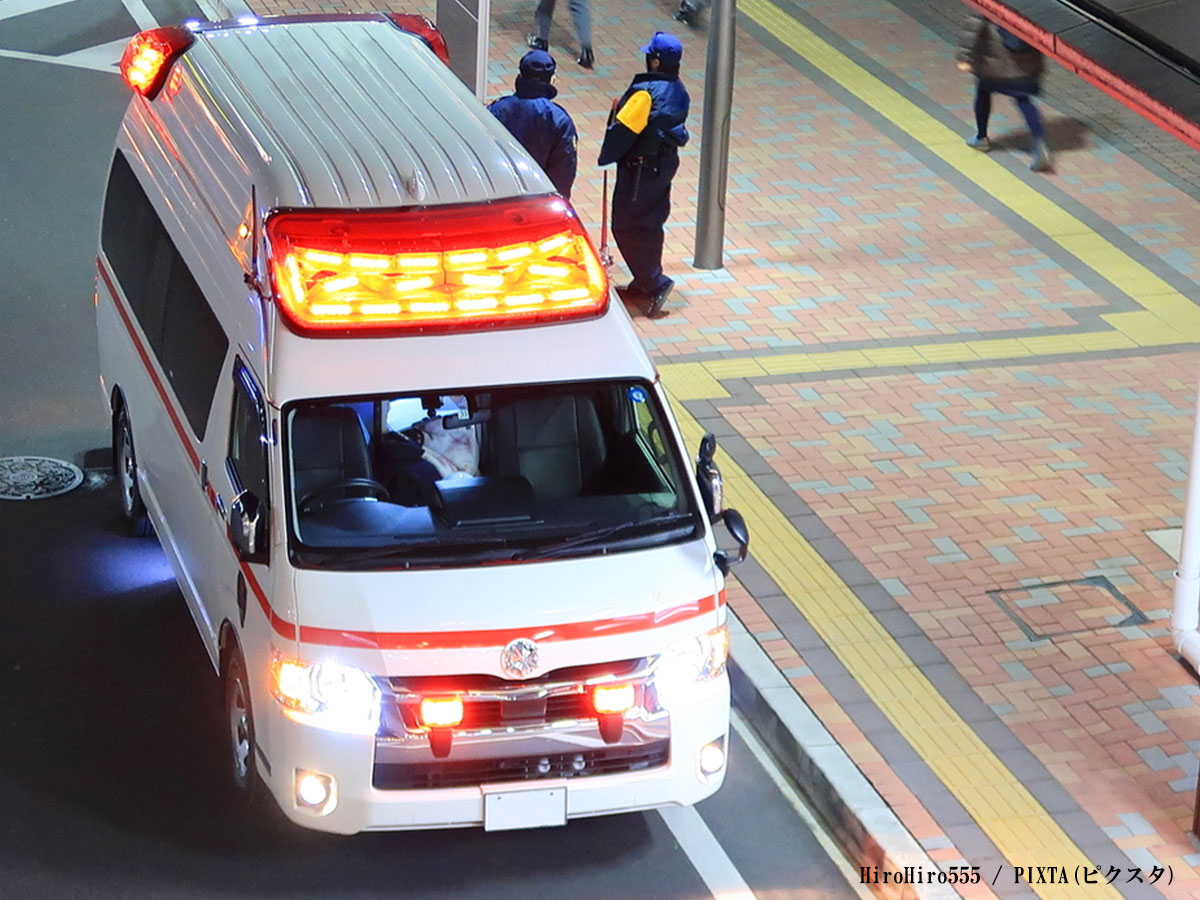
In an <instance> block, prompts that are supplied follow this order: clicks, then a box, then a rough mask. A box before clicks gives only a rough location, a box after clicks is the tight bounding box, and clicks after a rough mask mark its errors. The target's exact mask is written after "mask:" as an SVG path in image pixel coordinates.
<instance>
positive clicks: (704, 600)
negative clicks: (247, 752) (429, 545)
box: [295, 540, 725, 677]
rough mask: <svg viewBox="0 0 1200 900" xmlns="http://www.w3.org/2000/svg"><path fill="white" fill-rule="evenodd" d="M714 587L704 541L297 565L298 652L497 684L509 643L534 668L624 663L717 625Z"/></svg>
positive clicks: (388, 670)
mask: <svg viewBox="0 0 1200 900" xmlns="http://www.w3.org/2000/svg"><path fill="white" fill-rule="evenodd" d="M719 584H720V575H719V573H718V572H717V570H716V567H715V566H714V565H713V561H712V552H711V550H710V549H709V547H708V545H707V544H706V542H705V541H704V540H693V541H690V542H687V543H685V544H677V545H673V546H669V547H661V548H655V549H651V550H640V551H629V552H623V553H617V554H613V555H611V556H592V557H586V558H578V559H564V560H549V561H543V562H527V563H514V564H505V565H480V566H471V567H465V568H457V569H431V570H423V571H408V572H405V571H382V572H345V571H322V570H312V569H299V570H296V572H295V596H296V601H297V616H298V620H299V629H298V637H299V640H300V653H301V655H302V656H303V657H305V658H307V659H314V660H315V659H321V658H330V657H336V658H338V659H341V660H344V661H348V662H353V663H355V664H358V665H361V666H363V667H364V668H368V669H370V670H373V671H382V673H383V674H387V675H404V674H433V673H439V674H442V673H444V674H456V673H479V674H489V675H497V676H501V677H504V673H503V672H502V671H501V668H500V652H499V651H500V650H501V649H502V648H503V647H504V646H505V645H506V644H507V643H508V642H509V641H511V640H514V639H516V638H527V639H531V640H533V641H536V642H537V644H538V648H539V673H545V672H549V671H552V670H554V669H558V668H562V667H564V666H569V665H580V664H586V663H589V662H602V661H609V660H620V659H633V658H639V657H644V656H650V655H654V654H656V653H659V652H661V651H662V649H663V647H664V645H665V643H666V642H668V641H669V640H673V639H675V638H676V637H681V636H684V635H695V634H699V633H701V632H703V631H706V630H708V629H710V628H713V627H715V626H716V625H718V624H720V623H721V622H722V621H724V617H725V610H724V605H723V602H724V597H723V592H719ZM535 674H538V673H535Z"/></svg>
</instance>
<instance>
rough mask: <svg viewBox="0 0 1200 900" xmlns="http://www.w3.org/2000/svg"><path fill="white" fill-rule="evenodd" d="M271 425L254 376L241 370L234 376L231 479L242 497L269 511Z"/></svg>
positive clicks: (242, 368)
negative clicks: (253, 499)
mask: <svg viewBox="0 0 1200 900" xmlns="http://www.w3.org/2000/svg"><path fill="white" fill-rule="evenodd" d="M266 434H267V423H266V415H265V409H264V408H263V403H262V400H261V395H260V394H259V392H258V388H257V387H256V386H255V384H254V381H253V379H252V378H251V377H250V373H249V372H248V371H247V370H246V369H245V368H244V367H242V366H238V368H237V370H236V371H235V373H234V388H233V423H232V426H231V428H230V431H229V476H230V479H231V480H232V482H233V487H234V490H235V491H237V492H238V493H241V492H242V491H249V492H250V493H252V494H254V496H255V497H257V498H258V501H259V503H260V504H262V506H263V508H264V509H265V508H266V504H267V494H268V488H269V481H268V478H267V440H266Z"/></svg>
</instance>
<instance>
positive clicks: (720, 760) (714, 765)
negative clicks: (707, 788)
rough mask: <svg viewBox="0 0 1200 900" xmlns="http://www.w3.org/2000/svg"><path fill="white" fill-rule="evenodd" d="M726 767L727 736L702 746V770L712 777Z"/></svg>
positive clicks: (706, 775)
mask: <svg viewBox="0 0 1200 900" xmlns="http://www.w3.org/2000/svg"><path fill="white" fill-rule="evenodd" d="M723 768H725V738H717V740H715V741H713V742H712V743H711V744H705V745H704V746H703V747H701V748H700V772H701V774H702V775H704V777H705V778H711V777H712V776H713V775H716V774H717V773H718V772H720V771H721V770H722V769H723Z"/></svg>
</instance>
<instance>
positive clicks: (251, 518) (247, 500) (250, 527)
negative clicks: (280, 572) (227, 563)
mask: <svg viewBox="0 0 1200 900" xmlns="http://www.w3.org/2000/svg"><path fill="white" fill-rule="evenodd" d="M266 536H267V520H266V511H265V510H264V509H263V504H262V503H261V502H260V501H259V499H258V497H256V496H255V495H254V494H252V493H250V492H249V491H242V492H241V493H240V494H238V495H237V496H236V497H234V498H233V502H232V503H231V504H229V538H230V540H232V541H233V545H234V546H235V547H236V548H237V551H238V557H239V558H240V559H241V560H243V561H244V562H266V561H267V539H266Z"/></svg>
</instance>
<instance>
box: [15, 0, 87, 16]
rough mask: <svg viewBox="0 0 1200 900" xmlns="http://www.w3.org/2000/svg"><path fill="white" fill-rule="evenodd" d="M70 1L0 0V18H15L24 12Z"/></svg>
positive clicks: (37, 10) (48, 7) (49, 7)
mask: <svg viewBox="0 0 1200 900" xmlns="http://www.w3.org/2000/svg"><path fill="white" fill-rule="evenodd" d="M71 2H72V0H0V19H15V18H16V17H17V16H23V15H25V13H31V12H39V11H41V10H43V9H51V8H52V7H55V6H63V5H64V4H67V3H71Z"/></svg>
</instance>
